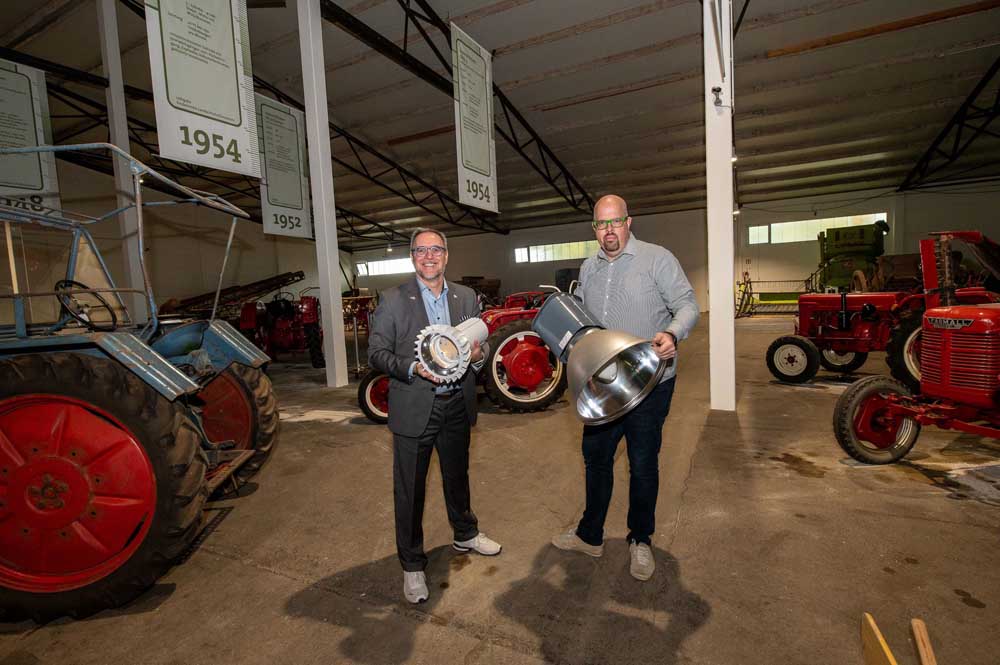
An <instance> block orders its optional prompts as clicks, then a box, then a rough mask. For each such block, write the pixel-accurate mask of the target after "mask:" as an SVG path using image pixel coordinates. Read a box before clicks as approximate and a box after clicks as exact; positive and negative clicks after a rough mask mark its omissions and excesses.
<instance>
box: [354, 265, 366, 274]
mask: <svg viewBox="0 0 1000 665" xmlns="http://www.w3.org/2000/svg"><path fill="white" fill-rule="evenodd" d="M354 267H355V269H356V270H357V273H358V277H367V276H368V264H367V263H356V264H355V265H354Z"/></svg>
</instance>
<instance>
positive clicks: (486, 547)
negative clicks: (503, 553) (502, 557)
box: [451, 533, 503, 556]
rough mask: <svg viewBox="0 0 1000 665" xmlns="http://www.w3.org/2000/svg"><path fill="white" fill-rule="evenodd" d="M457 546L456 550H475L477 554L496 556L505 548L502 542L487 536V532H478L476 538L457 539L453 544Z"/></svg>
mask: <svg viewBox="0 0 1000 665" xmlns="http://www.w3.org/2000/svg"><path fill="white" fill-rule="evenodd" d="M451 546H452V547H454V548H455V551H456V552H469V551H472V552H475V553H476V554H482V555H483V556H496V555H497V554H500V550H501V549H503V548H502V547H501V546H500V543H498V542H496V541H495V540H491V539H490V538H488V537H487V536H486V534H483V533H479V534H476V537H475V538H470V539H468V540H456V541H453V542H452V544H451Z"/></svg>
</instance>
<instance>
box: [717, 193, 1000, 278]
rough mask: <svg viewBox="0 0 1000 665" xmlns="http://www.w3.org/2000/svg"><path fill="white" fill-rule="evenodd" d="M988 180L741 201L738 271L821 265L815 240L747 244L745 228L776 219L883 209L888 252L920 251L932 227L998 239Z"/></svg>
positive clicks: (770, 274) (806, 269) (754, 274)
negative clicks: (926, 187)
mask: <svg viewBox="0 0 1000 665" xmlns="http://www.w3.org/2000/svg"><path fill="white" fill-rule="evenodd" d="M991 189H993V190H995V189H997V188H996V187H995V185H994V186H993V187H990V185H989V184H980V185H970V186H966V187H951V188H943V189H938V190H934V191H916V192H908V193H906V194H897V193H895V192H891V191H888V192H887V191H886V190H871V191H860V192H850V193H847V194H836V195H831V196H821V197H811V198H802V199H792V200H788V201H775V202H769V203H755V204H750V205H748V206H744V207H743V208H742V210H741V213H740V215H739V216H738V218H737V233H738V242H737V244H736V253H737V256H736V271H737V272H736V274H737V276H739V275H741V274H742V272H743V271H744V270H748V271H749V272H750V276H751V278H753V279H754V280H800V279H803V278H805V277H807V276H808V275H809V274H811V273H812V272H813V271H814V270H816V266H817V265H818V264H819V243H818V242H816V241H815V240H814V241H810V242H800V243H785V244H778V245H771V244H767V245H750V244H749V243H748V228H749V227H751V226H758V225H764V224H773V223H776V222H789V221H795V220H803V219H814V218H817V217H818V218H823V217H842V216H846V215H858V214H866V213H878V212H885V213H886V214H887V216H886V219H887V221H888V222H889V226H890V227H891V229H892V231H891V232H890V234H889V236H888V237H887V238H886V253H887V254H906V253H912V252H917V251H918V250H919V241H920V240H921V239H923V238H926V237H927V234H928V233H929V232H931V231H945V230H950V231H958V230H973V231H983V232H984V233H986V234H987V235H989V236H990V237H991V238H993V239H994V240H997V239H1000V214H998V213H1000V192H997V191H990V190H991Z"/></svg>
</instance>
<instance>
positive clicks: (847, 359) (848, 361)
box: [819, 349, 868, 374]
mask: <svg viewBox="0 0 1000 665" xmlns="http://www.w3.org/2000/svg"><path fill="white" fill-rule="evenodd" d="M867 360H868V354H867V353H862V352H858V351H848V352H847V353H839V352H837V351H834V350H833V349H823V350H822V351H820V354H819V362H820V364H821V365H822V366H823V367H825V368H826V369H828V370H830V371H831V372H840V373H842V374H850V373H851V372H853V371H854V370H856V369H858V368H859V367H861V366H862V365H864V364H865V361H867Z"/></svg>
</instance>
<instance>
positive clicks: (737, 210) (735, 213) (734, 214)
mask: <svg viewBox="0 0 1000 665" xmlns="http://www.w3.org/2000/svg"><path fill="white" fill-rule="evenodd" d="M738 214H740V209H739V208H737V209H736V210H734V211H733V217H735V216H736V215H738Z"/></svg>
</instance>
